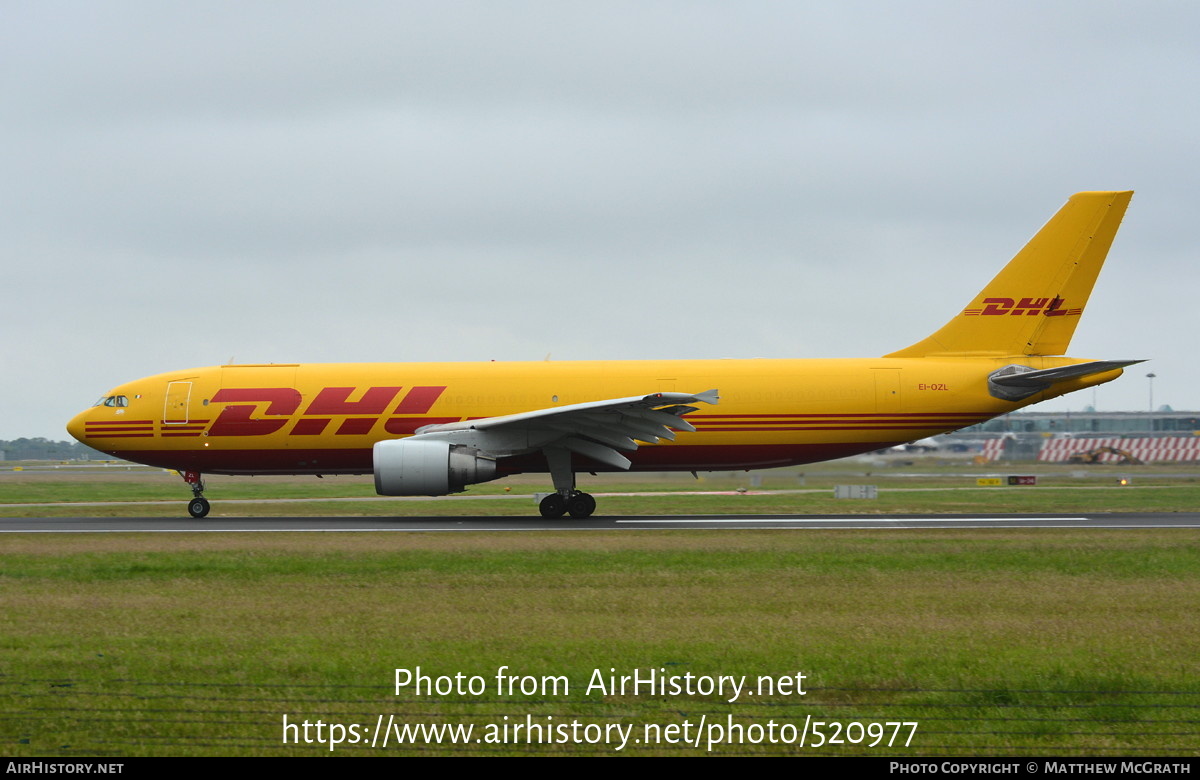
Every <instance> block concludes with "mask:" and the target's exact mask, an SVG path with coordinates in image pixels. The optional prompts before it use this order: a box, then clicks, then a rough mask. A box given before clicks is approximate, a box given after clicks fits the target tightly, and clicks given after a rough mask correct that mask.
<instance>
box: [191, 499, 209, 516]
mask: <svg viewBox="0 0 1200 780" xmlns="http://www.w3.org/2000/svg"><path fill="white" fill-rule="evenodd" d="M188 514H190V515H191V516H192V517H194V518H196V519H197V520H199V519H200V518H201V517H204V516H205V515H207V514H208V499H207V498H193V499H192V500H191V502H190V503H188Z"/></svg>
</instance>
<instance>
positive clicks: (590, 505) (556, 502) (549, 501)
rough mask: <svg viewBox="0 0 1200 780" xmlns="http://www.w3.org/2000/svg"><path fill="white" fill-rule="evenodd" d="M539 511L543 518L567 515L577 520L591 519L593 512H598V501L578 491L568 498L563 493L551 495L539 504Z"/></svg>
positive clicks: (588, 494)
mask: <svg viewBox="0 0 1200 780" xmlns="http://www.w3.org/2000/svg"><path fill="white" fill-rule="evenodd" d="M538 511H539V512H541V513H542V517H551V518H554V517H562V516H563V515H567V514H569V515H570V516H571V517H576V518H582V517H591V516H592V512H595V511H596V499H594V498H592V496H591V494H590V493H581V492H580V491H578V490H575V491H572V492H571V493H570V494H569V495H566V496H564V495H563V494H562V493H551V494H550V495H548V496H546V497H545V498H543V499H542V503H540V504H538Z"/></svg>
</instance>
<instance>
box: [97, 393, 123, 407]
mask: <svg viewBox="0 0 1200 780" xmlns="http://www.w3.org/2000/svg"><path fill="white" fill-rule="evenodd" d="M92 406H120V407H122V408H123V407H126V406H129V397H128V396H124V395H109V396H105V397H104V398H101V399H100V400H99V401H97V402H96V403H94V404H92Z"/></svg>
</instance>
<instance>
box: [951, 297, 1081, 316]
mask: <svg viewBox="0 0 1200 780" xmlns="http://www.w3.org/2000/svg"><path fill="white" fill-rule="evenodd" d="M983 303H984V306H983V308H982V309H963V316H966V317H975V316H981V317H989V316H993V317H994V316H1003V315H1006V314H1011V315H1013V316H1018V315H1021V314H1025V315H1028V316H1030V317H1035V316H1037V315H1038V314H1044V315H1046V316H1047V317H1065V316H1078V315H1079V314H1082V313H1083V309H1082V308H1079V309H1066V308H1063V304H1064V303H1066V301H1065V300H1064V299H1062V298H1021V299H1020V300H1015V299H1013V298H984V299H983Z"/></svg>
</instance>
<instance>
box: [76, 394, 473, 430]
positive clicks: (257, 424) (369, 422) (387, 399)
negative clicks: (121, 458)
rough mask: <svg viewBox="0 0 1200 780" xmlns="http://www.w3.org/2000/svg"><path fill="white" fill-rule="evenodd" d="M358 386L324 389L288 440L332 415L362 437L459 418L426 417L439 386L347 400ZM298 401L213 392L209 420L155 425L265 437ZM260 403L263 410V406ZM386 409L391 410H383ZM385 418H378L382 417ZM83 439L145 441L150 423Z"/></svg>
mask: <svg viewBox="0 0 1200 780" xmlns="http://www.w3.org/2000/svg"><path fill="white" fill-rule="evenodd" d="M357 389H358V388H354V387H326V388H324V389H322V390H321V391H320V392H319V393H317V396H316V398H314V399H313V400H312V402H311V403H310V404H309V405H308V407H307V408H305V409H304V411H303V412H300V414H299V417H300V419H298V420H296V421H295V423H296V424H295V425H294V426H292V428H291V430H289V431H288V432H287V435H289V436H317V435H320V434H323V433H325V432H326V429H327V428H328V427H329V425H330V423H332V422H333V418H334V417H342V418H345V419H343V420H342V422H341V424H340V425H338V427H337V429H336V430H334V431H333V434H334V435H335V436H362V435H366V434H368V433H370V432H371V431H372V429H374V427H375V425H376V424H377V423H378V422H379V421H380V420H381V419H382V420H383V428H384V430H385V431H386V432H387V433H391V434H401V435H403V434H410V433H413V432H414V431H415V430H416V429H417V428H419V427H421V426H422V425H432V424H435V423H447V422H457V421H459V420H461V419H462V418H461V417H426V416H424V415H425V414H427V413H428V412H429V410H430V408H431V407H432V406H433V404H434V403H435V402H436V401H437V400H438V398H440V397H441V395H442V393H443V392H445V390H446V388H445V386H437V387H432V386H426V387H413V388H410V389H409V391H408V392H407V393H405V394H404V396H403V397H402V398H400V401H399V403H396V405H395V406H394V407H392V404H393V403H394V402H395V401H396V398H397V396H399V395H400V391H401V390H403V389H404V388H402V387H369V388H367V390H366V391H365V392H364V393H363V394H362V397H361V398H360V399H359V400H357V401H351V400H349V399H350V396H351V395H353V394H354V392H355V391H356V390H357ZM303 401H304V398H303V396H302V395H301V394H300V391H299V390H297V389H295V388H294V387H239V388H224V389H221V390H218V391H217V392H216V393H215V394H214V395H213V397H212V399H211V400H210V403H224V404H227V406H226V407H225V408H224V409H222V410H221V413H220V414H219V415H217V418H216V419H215V420H212V421H211V424H210V421H209V420H201V419H196V418H192V417H185V416H183V413H182V410H180V411H179V412H178V414H179V416H178V417H167V418H164V419H163V420H162V421H161V428H160V433H161V435H162V436H164V437H171V438H178V437H188V436H201V435H208V436H267V435H269V434H272V433H277V432H279V431H281V430H283V429H284V428H285V427H286V426H287V425H288V423H290V422H292V420H293V419H295V417H296V416H297V412H298V411H299V409H300V406H301V404H302V403H303ZM264 405H265V406H264ZM389 408H391V411H390V412H389V411H388V410H389ZM385 414H387V415H390V416H387V417H384V416H383V415H385ZM86 432H87V435H88V437H89V438H126V439H127V438H145V437H151V436H153V435H154V421H152V420H117V421H113V420H106V421H103V422H89V423H87V424H86Z"/></svg>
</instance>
